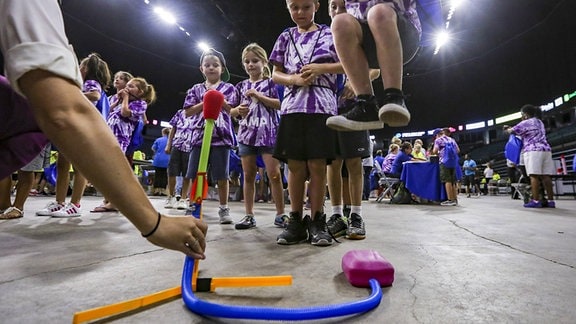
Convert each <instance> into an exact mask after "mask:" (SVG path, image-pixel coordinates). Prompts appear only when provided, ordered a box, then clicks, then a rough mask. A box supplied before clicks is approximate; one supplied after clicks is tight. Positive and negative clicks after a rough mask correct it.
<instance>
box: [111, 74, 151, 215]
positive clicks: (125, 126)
mask: <svg viewBox="0 0 576 324" xmlns="http://www.w3.org/2000/svg"><path fill="white" fill-rule="evenodd" d="M117 94H118V104H117V105H116V106H115V107H114V108H110V115H109V116H108V121H107V123H108V126H110V128H111V129H112V133H113V134H114V136H115V137H116V139H117V140H118V144H120V148H121V149H122V152H124V155H126V149H127V148H128V146H129V145H130V141H131V140H132V136H133V134H134V130H135V129H136V127H137V126H138V122H139V121H140V119H141V118H142V117H143V116H144V115H145V114H146V109H148V105H150V104H152V103H154V101H156V90H155V89H154V86H153V85H151V84H149V83H148V82H147V81H146V79H144V78H140V77H136V78H132V79H131V80H130V81H128V83H127V84H126V87H125V88H124V89H122V90H120V91H118V93H117ZM103 208H104V209H105V210H107V211H116V207H115V206H114V205H113V204H112V203H110V202H108V203H106V204H105V205H104V206H103Z"/></svg>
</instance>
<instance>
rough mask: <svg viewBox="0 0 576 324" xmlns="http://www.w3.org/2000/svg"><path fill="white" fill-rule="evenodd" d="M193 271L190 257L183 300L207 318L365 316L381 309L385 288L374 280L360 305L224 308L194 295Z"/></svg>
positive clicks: (290, 318) (305, 318) (358, 302)
mask: <svg viewBox="0 0 576 324" xmlns="http://www.w3.org/2000/svg"><path fill="white" fill-rule="evenodd" d="M193 272H194V259H192V258H190V257H186V260H185V261H184V270H183V273H182V299H183V300H184V303H185V304H186V307H188V309H189V310H191V311H192V312H194V313H196V314H199V315H203V316H210V317H222V318H238V319H255V320H276V321H303V320H313V319H321V318H329V317H338V316H347V315H354V314H359V313H364V312H367V311H369V310H372V309H374V308H376V307H378V305H379V304H380V301H381V300H382V289H380V284H379V283H378V281H377V280H376V279H370V288H371V289H372V292H371V294H370V296H368V298H366V299H364V300H360V301H356V302H348V303H342V304H334V305H320V306H314V307H302V308H276V307H259V306H232V305H221V304H215V303H210V302H206V301H202V300H200V299H198V298H197V297H196V296H195V295H194V293H193V292H192V273H193Z"/></svg>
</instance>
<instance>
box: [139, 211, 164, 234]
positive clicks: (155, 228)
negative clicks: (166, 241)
mask: <svg viewBox="0 0 576 324" xmlns="http://www.w3.org/2000/svg"><path fill="white" fill-rule="evenodd" d="M161 218H162V215H160V213H158V221H157V222H156V226H154V228H153V229H152V231H150V233H148V234H142V237H149V236H151V235H152V234H154V232H156V230H157V229H158V226H159V225H160V219H161Z"/></svg>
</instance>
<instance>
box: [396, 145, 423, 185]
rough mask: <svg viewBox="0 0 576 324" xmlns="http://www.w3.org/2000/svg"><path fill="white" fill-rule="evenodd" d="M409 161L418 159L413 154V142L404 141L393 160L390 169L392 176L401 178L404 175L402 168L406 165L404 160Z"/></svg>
mask: <svg viewBox="0 0 576 324" xmlns="http://www.w3.org/2000/svg"><path fill="white" fill-rule="evenodd" d="M408 161H418V160H417V159H415V158H414V156H412V143H410V142H404V143H402V144H401V145H400V149H399V151H398V154H397V155H396V158H394V161H393V162H392V168H391V169H390V176H391V177H393V178H400V175H402V168H403V167H404V162H408Z"/></svg>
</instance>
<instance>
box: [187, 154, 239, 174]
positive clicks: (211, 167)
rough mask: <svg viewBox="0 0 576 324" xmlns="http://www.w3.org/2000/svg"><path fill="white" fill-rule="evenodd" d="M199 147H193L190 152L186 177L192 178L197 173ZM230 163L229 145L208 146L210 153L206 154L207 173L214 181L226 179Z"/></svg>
mask: <svg viewBox="0 0 576 324" xmlns="http://www.w3.org/2000/svg"><path fill="white" fill-rule="evenodd" d="M200 149H201V148H200V147H193V148H192V151H191V152H190V160H189V161H188V172H187V173H186V178H189V179H192V180H194V179H195V178H196V174H197V173H198V165H199V164H200ZM229 164H230V147H228V146H212V147H210V155H209V156H208V170H207V171H208V174H209V176H210V178H211V179H212V180H214V181H219V180H228V173H229V172H230V171H229Z"/></svg>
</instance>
